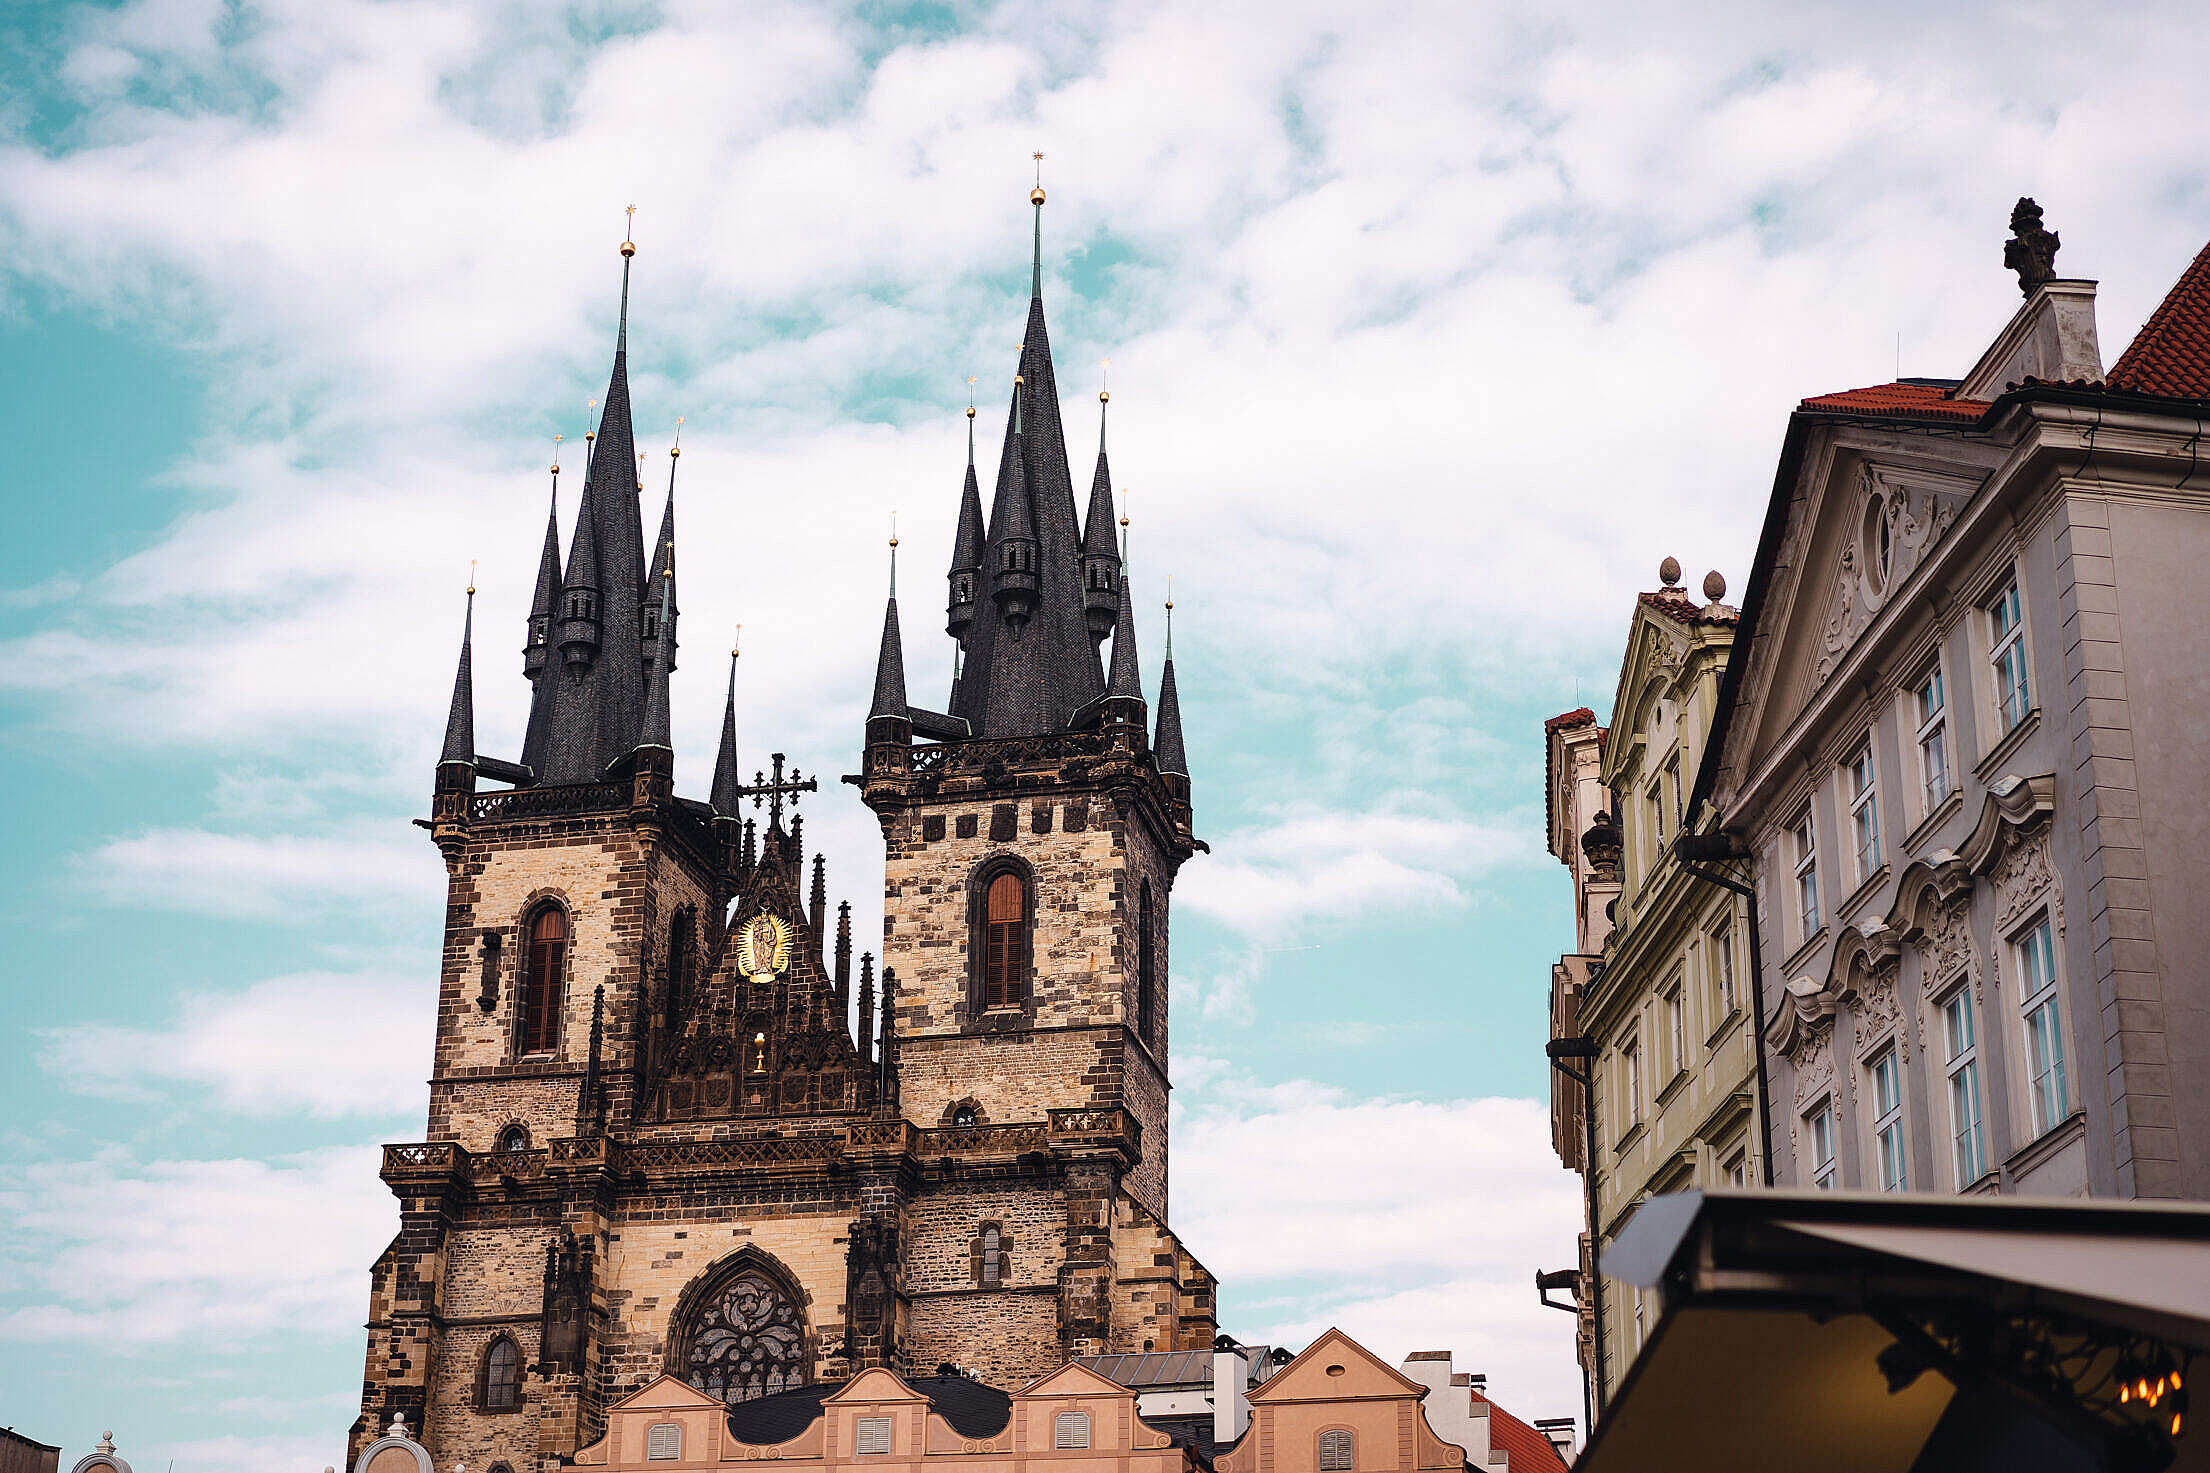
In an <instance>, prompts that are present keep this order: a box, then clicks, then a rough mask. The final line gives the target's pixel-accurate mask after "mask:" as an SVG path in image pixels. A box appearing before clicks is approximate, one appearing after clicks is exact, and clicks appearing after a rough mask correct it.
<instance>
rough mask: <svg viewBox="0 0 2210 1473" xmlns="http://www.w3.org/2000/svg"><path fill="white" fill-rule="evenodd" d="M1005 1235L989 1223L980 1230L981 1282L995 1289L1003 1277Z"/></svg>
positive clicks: (985, 1286) (988, 1287)
mask: <svg viewBox="0 0 2210 1473" xmlns="http://www.w3.org/2000/svg"><path fill="white" fill-rule="evenodd" d="M1004 1252H1005V1235H1004V1234H1003V1233H1002V1232H1000V1231H999V1230H998V1225H997V1224H996V1223H994V1222H993V1223H991V1224H990V1225H989V1226H988V1227H986V1228H984V1229H983V1230H982V1284H983V1287H984V1288H987V1289H995V1288H996V1287H997V1286H998V1285H999V1284H1000V1283H1002V1282H1003V1281H1004V1279H1005V1259H1004Z"/></svg>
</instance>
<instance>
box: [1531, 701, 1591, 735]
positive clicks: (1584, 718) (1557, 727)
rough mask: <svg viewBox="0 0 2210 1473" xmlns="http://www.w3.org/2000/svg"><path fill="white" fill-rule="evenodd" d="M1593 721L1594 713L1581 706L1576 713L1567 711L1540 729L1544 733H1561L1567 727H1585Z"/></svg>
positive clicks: (1552, 718) (1554, 717)
mask: <svg viewBox="0 0 2210 1473" xmlns="http://www.w3.org/2000/svg"><path fill="white" fill-rule="evenodd" d="M1595 719H1596V713H1595V712H1594V711H1591V710H1590V709H1589V708H1588V707H1586V706H1583V707H1581V708H1580V709H1579V710H1577V711H1568V712H1566V713H1565V714H1564V715H1563V716H1553V717H1551V718H1550V719H1549V720H1548V721H1545V722H1544V723H1543V724H1542V729H1543V730H1544V731H1546V732H1547V731H1563V730H1565V729H1566V728H1567V727H1569V726H1586V725H1588V724H1589V723H1590V722H1591V721H1594V720H1595Z"/></svg>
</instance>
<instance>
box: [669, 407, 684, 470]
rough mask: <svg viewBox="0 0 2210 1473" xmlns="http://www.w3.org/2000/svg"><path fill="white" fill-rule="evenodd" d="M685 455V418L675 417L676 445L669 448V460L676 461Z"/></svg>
mask: <svg viewBox="0 0 2210 1473" xmlns="http://www.w3.org/2000/svg"><path fill="white" fill-rule="evenodd" d="M682 454H683V416H682V415H680V414H679V415H677V416H676V417H675V443H674V444H673V445H670V446H669V447H668V459H670V460H675V459H677V458H679V457H680V456H681V455H682Z"/></svg>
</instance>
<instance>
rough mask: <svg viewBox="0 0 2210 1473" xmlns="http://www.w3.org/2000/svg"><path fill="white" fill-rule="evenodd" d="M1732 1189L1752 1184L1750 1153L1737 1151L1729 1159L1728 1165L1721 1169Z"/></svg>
mask: <svg viewBox="0 0 2210 1473" xmlns="http://www.w3.org/2000/svg"><path fill="white" fill-rule="evenodd" d="M1720 1171H1721V1172H1722V1174H1724V1175H1725V1177H1726V1179H1727V1185H1728V1186H1730V1187H1746V1186H1748V1185H1749V1184H1750V1153H1749V1152H1747V1151H1736V1152H1735V1153H1734V1154H1733V1155H1731V1156H1729V1157H1727V1164H1726V1165H1725V1166H1723V1167H1721V1168H1720Z"/></svg>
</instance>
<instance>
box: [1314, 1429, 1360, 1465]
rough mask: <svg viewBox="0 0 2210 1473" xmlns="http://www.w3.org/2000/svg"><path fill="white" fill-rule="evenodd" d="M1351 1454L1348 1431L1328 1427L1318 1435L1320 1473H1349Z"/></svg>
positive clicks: (1351, 1448)
mask: <svg viewBox="0 0 2210 1473" xmlns="http://www.w3.org/2000/svg"><path fill="white" fill-rule="evenodd" d="M1353 1453H1354V1448H1353V1445H1352V1442H1351V1434H1350V1429H1349V1428H1346V1427H1330V1428H1329V1429H1328V1430H1327V1431H1325V1432H1323V1433H1321V1434H1320V1473H1351V1465H1352V1463H1353V1462H1354V1461H1355V1458H1354V1456H1353Z"/></svg>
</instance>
